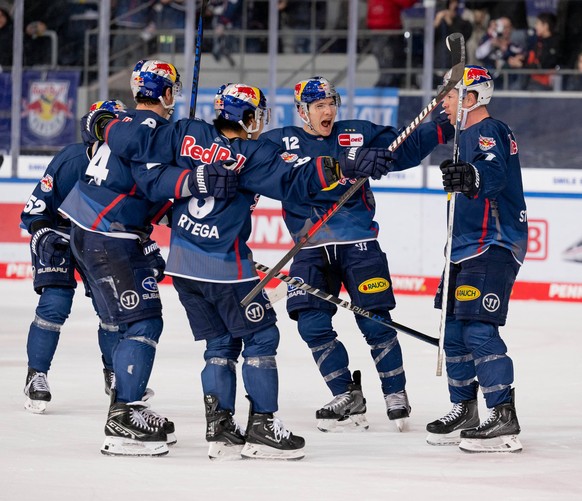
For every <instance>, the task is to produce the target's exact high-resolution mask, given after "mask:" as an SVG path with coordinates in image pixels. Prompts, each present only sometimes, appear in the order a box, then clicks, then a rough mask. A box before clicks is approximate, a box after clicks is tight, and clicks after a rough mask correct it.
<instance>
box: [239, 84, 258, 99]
mask: <svg viewBox="0 0 582 501" xmlns="http://www.w3.org/2000/svg"><path fill="white" fill-rule="evenodd" d="M257 90H258V89H256V88H255V87H249V86H246V85H237V86H236V91H237V92H238V93H239V94H243V95H246V96H248V97H249V98H251V99H252V100H253V102H254V103H258V101H259V93H258V92H257Z"/></svg>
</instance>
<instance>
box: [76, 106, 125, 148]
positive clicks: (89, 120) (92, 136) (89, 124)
mask: <svg viewBox="0 0 582 501" xmlns="http://www.w3.org/2000/svg"><path fill="white" fill-rule="evenodd" d="M114 118H117V117H116V116H115V113H112V112H111V111H108V110H93V111H90V112H89V113H87V114H86V115H83V117H81V138H82V139H83V142H84V143H85V144H91V143H96V142H97V141H103V140H104V135H103V134H104V132H105V127H106V126H107V124H108V123H109V122H111V120H113V119H114Z"/></svg>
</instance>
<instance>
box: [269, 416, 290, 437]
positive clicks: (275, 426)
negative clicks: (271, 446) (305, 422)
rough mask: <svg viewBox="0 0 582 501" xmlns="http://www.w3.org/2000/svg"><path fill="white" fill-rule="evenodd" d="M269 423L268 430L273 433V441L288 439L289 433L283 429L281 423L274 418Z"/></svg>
mask: <svg viewBox="0 0 582 501" xmlns="http://www.w3.org/2000/svg"><path fill="white" fill-rule="evenodd" d="M269 421H270V423H269V428H270V429H271V431H272V432H273V435H275V440H277V442H280V441H281V440H282V439H283V438H289V436H290V435H291V432H290V431H289V430H287V429H285V426H284V425H283V422H282V421H281V420H280V419H279V418H276V417H274V418H273V419H272V420H271V419H270V420H269Z"/></svg>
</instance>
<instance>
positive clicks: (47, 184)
mask: <svg viewBox="0 0 582 501" xmlns="http://www.w3.org/2000/svg"><path fill="white" fill-rule="evenodd" d="M53 186H54V182H53V177H52V176H50V175H49V174H45V176H44V177H43V178H42V179H41V180H40V189H41V190H42V191H44V192H45V193H48V192H49V191H52V189H53Z"/></svg>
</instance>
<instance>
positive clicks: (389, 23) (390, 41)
mask: <svg viewBox="0 0 582 501" xmlns="http://www.w3.org/2000/svg"><path fill="white" fill-rule="evenodd" d="M415 3H416V0H368V14H367V27H368V29H370V30H402V19H401V15H402V11H403V10H405V9H408V8H410V7H412V6H413V5H414V4H415ZM372 52H373V53H374V55H375V56H376V59H377V60H378V67H379V69H380V78H379V79H378V81H377V82H376V87H399V86H400V84H401V82H402V71H403V69H404V67H405V66H406V45H405V39H404V35H403V34H402V33H398V34H395V35H377V36H373V41H372ZM386 70H396V73H390V72H388V71H386Z"/></svg>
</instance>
